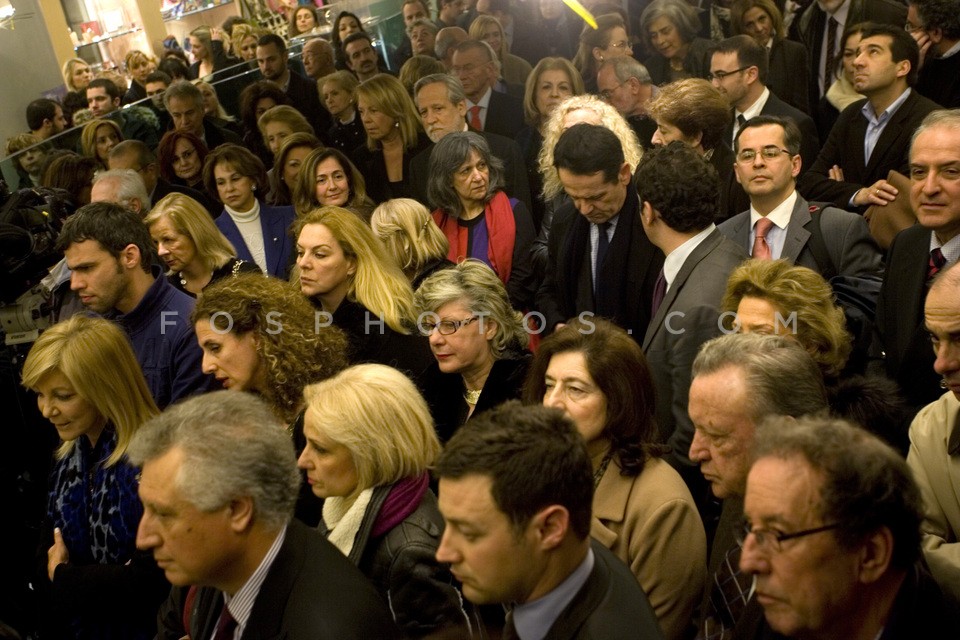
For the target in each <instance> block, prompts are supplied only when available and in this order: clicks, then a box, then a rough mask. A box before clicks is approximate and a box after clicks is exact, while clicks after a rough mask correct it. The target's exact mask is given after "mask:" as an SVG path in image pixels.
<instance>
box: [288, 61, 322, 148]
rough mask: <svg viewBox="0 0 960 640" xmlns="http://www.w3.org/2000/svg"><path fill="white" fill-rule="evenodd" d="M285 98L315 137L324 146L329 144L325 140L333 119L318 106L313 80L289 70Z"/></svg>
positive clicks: (317, 96)
mask: <svg viewBox="0 0 960 640" xmlns="http://www.w3.org/2000/svg"><path fill="white" fill-rule="evenodd" d="M287 97H288V98H290V103H291V104H292V105H293V107H294V108H295V109H296V110H297V111H299V112H300V113H302V114H303V117H305V118H306V119H307V122H309V123H310V125H311V126H312V127H313V130H314V132H315V133H316V134H317V137H318V138H320V139H321V140H322V141H323V143H324V144H330V141H329V139H328V138H327V131H329V130H330V127H331V126H332V125H333V118H331V117H330V112H329V111H327V110H326V108H324V106H323V105H322V104H320V93H319V92H318V91H317V83H316V82H315V81H313V80H309V79H307V78H304V77H303V76H302V75H300V74H299V73H297V72H296V71H294V70H293V69H290V81H289V84H288V85H287Z"/></svg>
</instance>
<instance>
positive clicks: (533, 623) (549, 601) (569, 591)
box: [513, 549, 596, 640]
mask: <svg viewBox="0 0 960 640" xmlns="http://www.w3.org/2000/svg"><path fill="white" fill-rule="evenodd" d="M595 561H596V559H595V558H594V555H593V549H588V550H587V556H586V557H585V558H584V559H583V562H581V563H580V564H579V566H577V568H576V569H574V570H573V572H572V573H571V574H570V575H569V576H567V578H566V579H565V580H564V581H563V582H561V583H560V584H558V585H557V586H556V587H555V588H554V589H553V591H551V592H550V593H548V594H547V595H545V596H543V597H542V598H537V599H536V600H534V601H533V602H527V603H525V604H521V605H517V606H516V607H514V608H513V624H514V626H516V628H517V635H519V636H520V637H521V638H523V640H542V639H543V638H544V637H545V636H546V635H547V632H548V631H550V627H552V626H553V623H554V622H555V621H556V619H557V618H559V617H560V614H561V613H563V610H564V609H565V608H566V607H567V605H568V604H570V602H571V601H572V600H573V599H574V597H576V595H577V593H578V592H579V591H580V588H581V587H583V585H584V584H586V582H587V579H588V578H589V577H590V572H592V571H593V564H594V562H595Z"/></svg>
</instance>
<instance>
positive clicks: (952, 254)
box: [930, 231, 960, 264]
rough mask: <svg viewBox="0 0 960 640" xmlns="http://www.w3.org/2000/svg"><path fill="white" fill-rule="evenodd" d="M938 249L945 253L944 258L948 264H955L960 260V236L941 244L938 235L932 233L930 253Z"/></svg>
mask: <svg viewBox="0 0 960 640" xmlns="http://www.w3.org/2000/svg"><path fill="white" fill-rule="evenodd" d="M938 248H939V249H940V251H942V252H943V257H944V258H946V260H947V264H953V263H954V262H956V261H957V260H960V234H958V235H955V236H953V237H952V238H950V239H949V240H948V241H947V243H946V244H940V241H939V240H937V234H935V233H934V232H933V231H931V232H930V251H933V250H934V249H938Z"/></svg>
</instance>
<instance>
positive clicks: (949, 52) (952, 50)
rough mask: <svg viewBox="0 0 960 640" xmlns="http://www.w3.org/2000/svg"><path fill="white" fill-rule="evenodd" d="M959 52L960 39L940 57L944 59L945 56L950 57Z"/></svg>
mask: <svg viewBox="0 0 960 640" xmlns="http://www.w3.org/2000/svg"><path fill="white" fill-rule="evenodd" d="M957 53H960V41H957V44H955V45H953V46H952V47H950V48H949V49H947V51H946V53H944V54H943V55H942V56H940V59H941V60H942V59H944V58H949V57H951V56H954V55H956V54H957Z"/></svg>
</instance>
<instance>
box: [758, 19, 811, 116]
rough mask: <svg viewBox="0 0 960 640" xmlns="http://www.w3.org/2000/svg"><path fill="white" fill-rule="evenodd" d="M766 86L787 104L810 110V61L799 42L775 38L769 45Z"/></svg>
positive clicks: (802, 109) (805, 110) (806, 110)
mask: <svg viewBox="0 0 960 640" xmlns="http://www.w3.org/2000/svg"><path fill="white" fill-rule="evenodd" d="M769 61H770V68H769V71H767V86H768V87H770V91H772V92H774V93H775V94H777V95H778V96H780V97H781V98H782V99H783V100H784V101H785V102H786V103H787V104H789V105H791V106H793V107H795V108H797V109H799V110H800V111H802V112H804V113H807V114H809V113H811V111H810V62H809V60H808V56H807V50H806V48H805V47H804V46H803V45H802V44H800V43H799V42H794V41H793V40H784V39H782V38H775V39H774V41H773V44H772V45H771V46H770V53H769Z"/></svg>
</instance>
